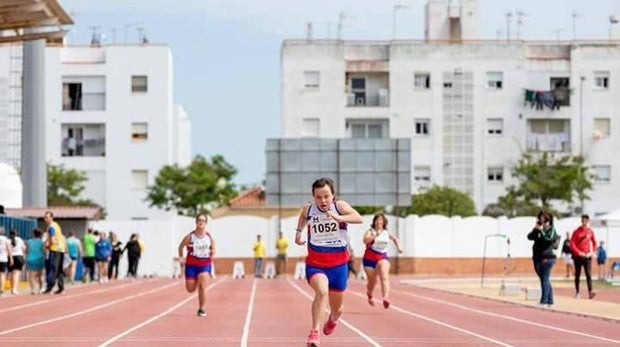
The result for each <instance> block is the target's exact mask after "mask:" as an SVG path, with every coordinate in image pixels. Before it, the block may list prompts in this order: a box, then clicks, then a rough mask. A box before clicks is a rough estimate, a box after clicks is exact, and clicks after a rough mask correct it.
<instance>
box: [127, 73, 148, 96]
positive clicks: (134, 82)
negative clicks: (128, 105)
mask: <svg viewBox="0 0 620 347" xmlns="http://www.w3.org/2000/svg"><path fill="white" fill-rule="evenodd" d="M131 91H132V92H133V93H146V92H147V91H148V78H147V76H143V75H134V76H131Z"/></svg>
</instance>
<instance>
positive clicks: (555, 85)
mask: <svg viewBox="0 0 620 347" xmlns="http://www.w3.org/2000/svg"><path fill="white" fill-rule="evenodd" d="M549 87H551V92H552V93H553V99H554V106H570V79H569V78H568V77H551V78H549Z"/></svg>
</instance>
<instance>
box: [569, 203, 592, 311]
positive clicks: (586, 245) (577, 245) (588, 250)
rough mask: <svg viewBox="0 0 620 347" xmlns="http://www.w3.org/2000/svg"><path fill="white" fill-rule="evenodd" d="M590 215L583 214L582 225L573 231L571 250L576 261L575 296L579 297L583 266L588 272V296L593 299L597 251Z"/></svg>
mask: <svg viewBox="0 0 620 347" xmlns="http://www.w3.org/2000/svg"><path fill="white" fill-rule="evenodd" d="M589 223H590V216H588V215H587V214H584V215H581V226H580V227H579V228H577V229H575V231H573V236H572V237H571V239H570V250H571V252H572V253H573V260H574V262H575V298H579V281H580V277H581V268H582V267H583V269H584V271H585V273H586V282H587V284H588V298H590V299H592V298H594V296H595V295H596V293H595V292H593V291H592V256H593V255H594V253H595V252H596V237H595V236H594V231H592V229H591V228H590V226H589Z"/></svg>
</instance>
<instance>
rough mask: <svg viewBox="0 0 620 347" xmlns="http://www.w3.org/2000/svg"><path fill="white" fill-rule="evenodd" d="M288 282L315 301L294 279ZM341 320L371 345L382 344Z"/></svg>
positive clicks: (379, 346) (378, 346)
mask: <svg viewBox="0 0 620 347" xmlns="http://www.w3.org/2000/svg"><path fill="white" fill-rule="evenodd" d="M287 281H288V283H290V284H291V285H292V286H293V287H294V288H295V289H297V290H298V291H299V292H300V293H301V294H302V295H303V296H305V297H306V298H307V299H308V300H310V301H313V300H314V298H313V297H312V296H310V294H308V293H306V291H304V290H303V289H301V288H300V287H299V286H298V285H297V284H296V283H293V281H291V280H290V279H287ZM340 322H341V323H342V324H344V325H345V326H346V327H347V328H349V329H351V330H353V331H354V332H355V333H356V334H358V335H359V336H361V337H362V338H363V339H364V340H366V341H368V343H370V344H371V345H373V346H375V347H381V344H379V342H377V341H375V340H373V339H372V337H370V336H368V335H366V334H364V333H363V332H362V331H361V330H359V329H357V328H356V327H354V326H353V325H351V324H349V322H347V321H346V320H344V319H343V318H340Z"/></svg>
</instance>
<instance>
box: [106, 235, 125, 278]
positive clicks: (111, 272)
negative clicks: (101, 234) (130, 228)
mask: <svg viewBox="0 0 620 347" xmlns="http://www.w3.org/2000/svg"><path fill="white" fill-rule="evenodd" d="M110 240H111V244H112V259H111V260H110V266H109V267H108V279H118V262H119V261H120V260H121V254H122V253H123V248H122V247H121V246H122V245H123V243H122V242H120V241H119V240H118V236H116V233H114V232H111V231H110Z"/></svg>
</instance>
